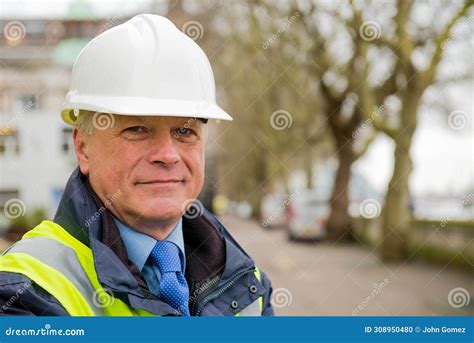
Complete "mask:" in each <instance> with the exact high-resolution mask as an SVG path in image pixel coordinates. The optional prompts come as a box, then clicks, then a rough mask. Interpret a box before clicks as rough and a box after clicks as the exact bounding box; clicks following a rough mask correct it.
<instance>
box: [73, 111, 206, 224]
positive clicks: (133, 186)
mask: <svg viewBox="0 0 474 343" xmlns="http://www.w3.org/2000/svg"><path fill="white" fill-rule="evenodd" d="M100 116H109V118H106V119H110V118H111V115H108V114H100ZM96 119H97V120H95V121H94V122H95V123H96V122H100V120H101V119H100V118H99V117H97V118H96ZM103 119H104V118H103ZM112 122H113V125H111V126H110V127H108V128H107V129H101V128H100V127H99V126H97V127H99V128H96V127H94V130H93V134H92V135H90V136H88V135H86V134H84V133H82V132H79V131H78V130H77V129H75V130H74V142H75V146H76V154H77V156H78V159H79V165H80V169H81V172H82V173H84V174H86V175H89V180H90V183H91V185H92V188H93V189H94V191H95V192H96V193H97V195H98V196H99V197H100V198H101V200H102V201H103V202H106V201H107V199H111V201H110V205H108V207H109V208H110V210H111V211H112V212H113V213H114V215H115V216H117V217H118V218H119V219H121V220H122V221H124V222H125V223H127V224H129V225H130V226H132V227H133V226H144V227H150V228H151V227H153V225H154V223H158V222H160V221H161V222H166V221H170V220H171V221H172V220H176V219H177V218H179V217H180V216H181V215H182V214H183V208H184V206H185V204H187V203H189V201H191V200H192V199H195V198H196V197H197V196H198V195H199V193H200V192H201V189H202V186H203V182H204V128H203V127H202V125H203V123H202V122H201V121H200V120H197V119H193V118H182V117H158V116H122V115H114V116H113V121H112Z"/></svg>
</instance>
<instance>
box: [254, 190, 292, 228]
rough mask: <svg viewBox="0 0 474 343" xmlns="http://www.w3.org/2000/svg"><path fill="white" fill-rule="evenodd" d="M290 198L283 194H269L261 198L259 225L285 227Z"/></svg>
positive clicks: (287, 219)
mask: <svg viewBox="0 0 474 343" xmlns="http://www.w3.org/2000/svg"><path fill="white" fill-rule="evenodd" d="M290 200H291V198H290V197H288V196H285V195H283V194H269V195H266V196H265V197H264V198H263V199H262V205H261V207H260V212H261V218H262V221H261V225H262V226H263V227H264V228H266V229H273V228H282V227H284V228H287V227H288V221H289V217H288V215H289V211H290V209H289V206H290Z"/></svg>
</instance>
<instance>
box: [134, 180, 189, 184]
mask: <svg viewBox="0 0 474 343" xmlns="http://www.w3.org/2000/svg"><path fill="white" fill-rule="evenodd" d="M181 182H184V179H157V180H150V181H141V182H137V184H138V185H161V184H162V185H170V184H177V183H181Z"/></svg>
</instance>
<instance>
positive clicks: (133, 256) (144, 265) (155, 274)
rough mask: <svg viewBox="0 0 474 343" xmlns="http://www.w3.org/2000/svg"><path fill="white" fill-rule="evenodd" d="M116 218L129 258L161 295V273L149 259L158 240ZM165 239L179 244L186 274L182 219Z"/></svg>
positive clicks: (182, 266) (153, 291)
mask: <svg viewBox="0 0 474 343" xmlns="http://www.w3.org/2000/svg"><path fill="white" fill-rule="evenodd" d="M114 220H115V224H116V225H117V227H118V229H119V231H120V235H121V236H122V240H123V243H124V244H125V247H126V248H127V253H128V258H129V259H130V261H132V262H133V263H135V265H136V266H137V267H138V269H139V270H140V272H141V273H142V275H143V276H144V278H145V281H146V283H147V285H148V288H149V289H150V291H151V292H152V293H153V294H155V295H156V296H158V297H159V295H160V278H161V273H160V270H159V268H158V266H156V265H155V264H153V262H152V261H151V259H149V256H150V253H151V250H152V249H153V247H154V246H155V245H156V243H157V242H158V241H157V240H156V239H154V238H153V237H150V236H148V235H145V234H144V233H141V232H138V231H135V230H133V229H132V228H130V227H129V226H127V225H126V224H124V223H122V222H121V221H120V220H118V219H117V218H115V217H114ZM165 240H166V241H170V242H173V243H174V244H176V245H177V246H178V248H179V252H180V259H181V270H182V272H183V274H184V272H185V268H186V255H185V252H184V239H183V224H182V219H180V220H179V222H178V224H176V226H175V228H174V229H173V231H171V233H170V234H169V235H168V237H166V238H165Z"/></svg>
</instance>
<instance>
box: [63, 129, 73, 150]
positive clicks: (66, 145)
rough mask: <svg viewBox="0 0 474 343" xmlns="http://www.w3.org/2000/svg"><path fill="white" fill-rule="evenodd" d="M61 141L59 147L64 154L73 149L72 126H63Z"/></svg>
mask: <svg viewBox="0 0 474 343" xmlns="http://www.w3.org/2000/svg"><path fill="white" fill-rule="evenodd" d="M61 142H62V143H61V149H62V151H63V153H64V154H69V152H71V151H73V150H74V142H73V140H72V128H70V127H64V128H63V131H62V137H61Z"/></svg>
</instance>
